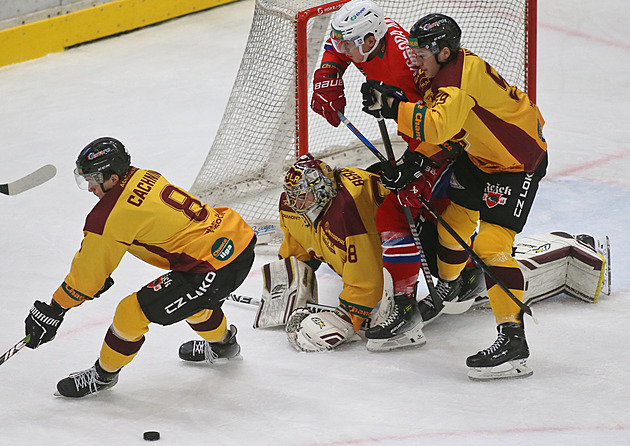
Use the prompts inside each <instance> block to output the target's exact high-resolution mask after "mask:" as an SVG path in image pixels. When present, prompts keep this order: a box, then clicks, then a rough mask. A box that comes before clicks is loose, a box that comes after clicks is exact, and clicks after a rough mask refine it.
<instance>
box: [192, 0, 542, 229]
mask: <svg viewBox="0 0 630 446" xmlns="http://www.w3.org/2000/svg"><path fill="white" fill-rule="evenodd" d="M326 3H328V2H325V1H316V0H257V2H256V8H255V11H254V18H253V22H252V26H251V29H250V35H249V40H248V43H247V47H246V49H245V53H244V55H243V60H242V62H241V67H240V69H239V72H238V75H237V78H236V81H235V83H234V87H233V89H232V93H231V96H230V99H229V103H228V106H227V108H226V110H225V114H224V116H223V120H222V121H221V126H220V129H219V131H218V133H217V136H216V138H215V140H214V143H213V144H212V147H211V149H210V151H209V153H208V156H207V158H206V160H205V162H204V164H203V166H202V168H201V170H200V172H199V174H198V176H197V178H196V180H195V182H194V184H193V187H192V192H193V193H195V194H196V195H197V196H199V197H200V198H201V199H202V200H203V201H205V202H206V203H208V204H209V205H211V206H219V205H223V206H229V207H231V208H233V209H235V210H237V211H238V212H239V213H240V214H241V215H242V216H243V218H244V219H245V220H246V221H247V222H248V223H250V224H252V225H254V226H257V227H260V225H261V224H264V223H266V222H269V223H272V222H274V221H276V220H277V218H278V217H277V214H278V211H277V207H278V200H279V197H280V193H281V190H282V178H283V173H284V172H285V171H286V170H287V169H288V167H289V166H290V165H291V164H292V163H293V162H294V160H295V153H296V114H297V112H296V105H297V102H296V96H297V90H296V79H297V75H296V53H297V51H298V48H297V45H296V20H297V19H296V18H297V15H298V12H299V11H303V10H306V9H309V8H313V7H317V6H321V5H324V4H326ZM378 3H379V5H380V6H381V7H382V8H383V10H384V11H385V14H386V16H388V17H390V18H392V19H393V20H395V21H397V22H398V23H399V24H400V25H401V26H402V27H403V28H405V29H406V30H409V28H411V26H412V25H413V24H414V23H415V22H416V21H417V20H418V19H420V18H421V17H423V16H424V15H426V14H429V13H432V12H439V13H443V14H446V15H449V16H451V17H453V18H454V19H455V21H457V23H458V24H459V25H460V27H461V28H462V46H463V47H465V48H467V49H469V50H470V51H472V52H474V53H476V54H478V55H479V56H481V57H483V58H484V59H485V60H486V61H487V62H488V63H490V64H491V65H492V66H493V67H494V68H495V69H496V70H497V71H498V72H499V73H500V74H501V75H502V76H503V77H504V78H505V79H506V80H507V82H508V83H510V84H513V85H516V86H518V87H519V88H520V89H521V90H523V91H527V85H526V84H527V76H528V73H527V69H528V65H527V32H528V27H529V26H534V25H530V24H528V19H527V18H528V0H381V1H378ZM331 17H332V14H325V15H321V16H316V17H315V18H313V19H311V20H309V22H308V25H307V36H308V39H307V40H308V45H307V48H305V49H299V51H300V52H301V53H300V54H303V55H304V56H305V57H306V58H307V60H308V85H309V90H308V96H307V97H303V98H300V100H304V101H307V103H308V102H310V97H311V86H312V73H313V71H314V70H315V68H317V66H318V64H319V61H320V60H321V56H322V52H323V44H324V41H325V39H326V38H327V37H328V33H329V29H330V28H329V26H330V19H331ZM363 81H364V78H363V76H362V75H361V74H360V73H359V71H358V70H357V69H356V68H355V67H352V66H351V67H349V68H348V70H347V71H346V73H345V75H344V84H345V93H346V98H347V104H348V105H347V106H346V111H345V114H346V116H347V117H348V118H349V120H350V121H351V122H352V123H353V124H354V125H355V126H356V127H357V128H358V129H359V130H360V131H361V132H362V133H363V134H364V135H365V136H366V137H367V138H368V139H370V140H371V141H372V142H374V143H375V144H377V145H378V144H379V142H380V133H379V130H378V126H377V124H376V120H375V119H374V118H372V117H371V116H369V115H366V114H365V113H363V112H362V111H361V94H360V86H361V83H362V82H363ZM308 111H309V116H308V134H309V137H308V151H309V152H311V153H313V154H314V155H315V156H316V157H319V158H323V159H325V160H326V161H327V162H328V163H329V164H330V165H331V166H332V167H341V166H344V167H349V166H357V167H367V166H368V165H370V164H372V163H373V162H375V161H376V159H375V158H374V156H373V155H372V154H371V153H370V152H369V151H368V150H367V149H365V148H363V147H362V145H361V143H360V142H358V140H357V138H356V136H354V135H353V134H352V133H351V132H350V131H349V130H348V129H346V128H345V127H344V126H343V124H342V125H340V126H339V127H337V128H334V127H332V126H330V125H329V124H328V122H326V120H325V119H324V118H322V117H321V116H319V115H317V114H315V113H314V112H312V111H311V110H310V108H309V109H308ZM389 125H390V127H389V129H390V133H391V134H392V140H393V141H394V143H395V145H396V143H398V144H401V142H402V140H400V139H399V138H398V137H397V136H395V133H396V131H395V123H390V124H389ZM398 147H401V146H400V145H399V146H398ZM397 150H400V149H397Z"/></svg>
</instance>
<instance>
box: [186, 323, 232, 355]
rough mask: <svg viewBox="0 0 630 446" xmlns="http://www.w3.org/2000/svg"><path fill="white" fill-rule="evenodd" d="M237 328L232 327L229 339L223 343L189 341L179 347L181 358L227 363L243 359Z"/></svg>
mask: <svg viewBox="0 0 630 446" xmlns="http://www.w3.org/2000/svg"><path fill="white" fill-rule="evenodd" d="M236 331H237V330H236V327H235V326H234V325H230V328H229V329H228V333H227V337H226V338H225V339H224V340H223V341H221V342H208V341H204V340H203V339H202V340H194V341H188V342H186V343H184V344H182V345H181V346H180V347H179V357H180V358H181V359H183V360H184V361H190V362H202V361H205V362H208V363H211V364H212V363H216V362H226V361H227V360H229V359H237V358H240V357H241V346H240V345H239V344H238V342H237V341H236Z"/></svg>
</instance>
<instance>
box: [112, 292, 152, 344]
mask: <svg viewBox="0 0 630 446" xmlns="http://www.w3.org/2000/svg"><path fill="white" fill-rule="evenodd" d="M149 323H150V322H149V320H148V319H147V317H146V316H145V314H144V312H143V311H142V309H141V308H140V304H139V303H138V296H137V294H136V293H133V294H130V295H129V296H127V297H125V298H124V299H123V300H121V301H120V302H119V303H118V306H117V307H116V312H115V313H114V322H113V328H114V330H115V332H116V334H117V335H119V336H120V337H122V338H124V339H126V340H129V341H134V340H137V339H140V338H141V337H142V336H143V335H144V334H145V333H146V332H147V331H149Z"/></svg>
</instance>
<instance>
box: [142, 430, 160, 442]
mask: <svg viewBox="0 0 630 446" xmlns="http://www.w3.org/2000/svg"><path fill="white" fill-rule="evenodd" d="M142 438H144V439H145V440H147V441H156V440H159V439H160V433H159V432H157V431H147V432H145V433H144V434H143V435H142Z"/></svg>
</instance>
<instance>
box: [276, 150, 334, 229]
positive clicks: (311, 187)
mask: <svg viewBox="0 0 630 446" xmlns="http://www.w3.org/2000/svg"><path fill="white" fill-rule="evenodd" d="M284 191H285V194H286V197H287V203H288V205H289V206H290V207H291V209H293V210H294V211H295V212H296V213H297V214H298V215H300V216H301V217H302V219H303V220H304V222H305V224H306V225H307V226H309V225H310V224H311V223H312V222H313V221H315V219H317V217H318V216H319V214H320V213H321V212H322V210H324V208H325V207H326V205H327V204H328V203H329V202H330V200H332V199H333V198H335V196H337V189H336V188H335V183H334V174H333V170H332V169H331V168H330V166H328V164H326V163H324V162H322V161H320V160H317V159H315V158H313V156H312V155H311V154H306V155H303V156H302V157H300V159H299V160H298V161H297V162H296V163H295V164H294V165H293V166H292V167H291V168H290V169H289V171H288V172H287V174H286V175H285V177H284ZM309 194H310V195H309Z"/></svg>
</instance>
